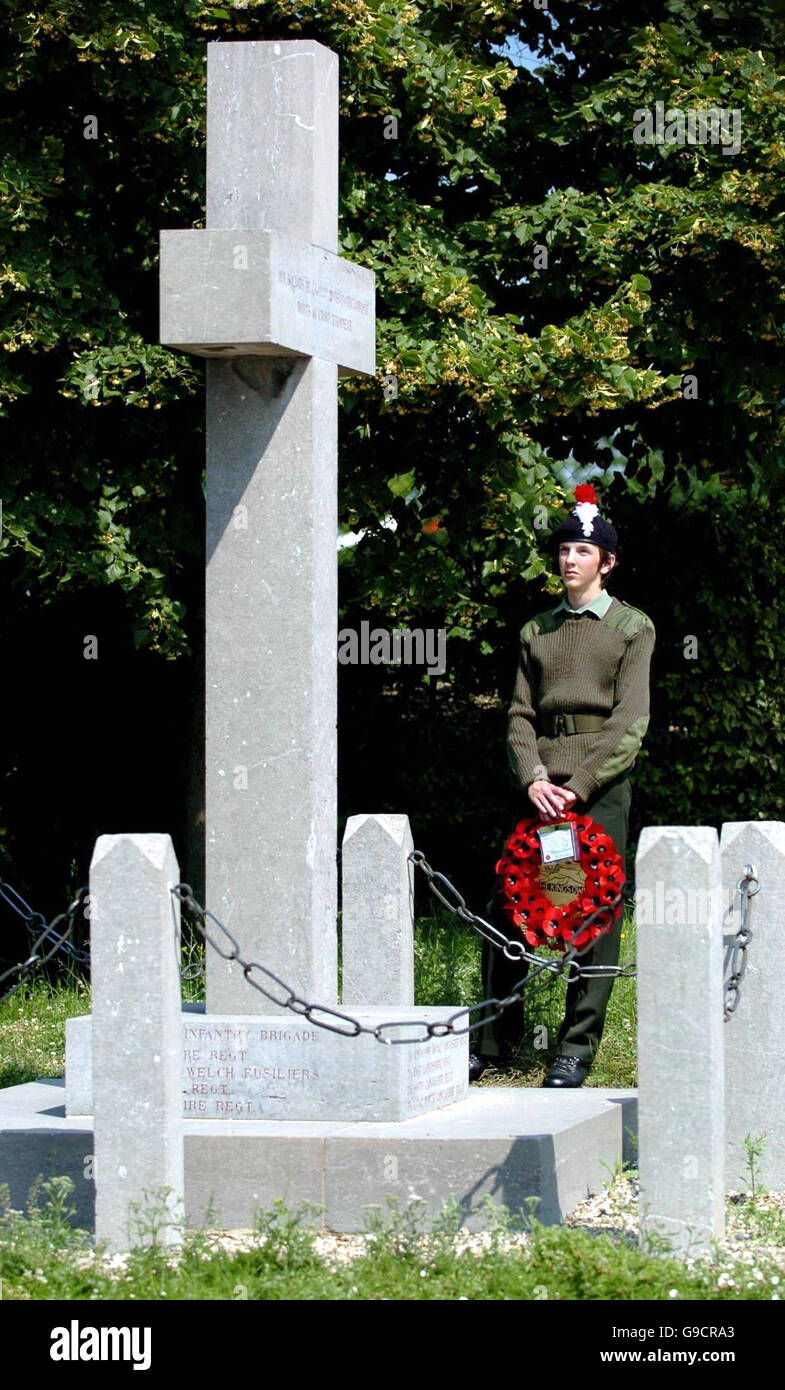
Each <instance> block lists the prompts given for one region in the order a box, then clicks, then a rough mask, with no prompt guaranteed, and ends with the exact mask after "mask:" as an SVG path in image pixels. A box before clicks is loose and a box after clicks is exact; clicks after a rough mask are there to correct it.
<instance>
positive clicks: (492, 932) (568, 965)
mask: <svg viewBox="0 0 785 1390" xmlns="http://www.w3.org/2000/svg"><path fill="white" fill-rule="evenodd" d="M408 858H409V859H410V860H411V861H412V863H413V864H414V865H415V866H416V867H417V868H419V869H422V871H423V873H424V874H425V877H426V878H427V880H428V887H429V888H430V890H431V892H432V893H433V894H434V895H435V896H436V897H437V898H438V899H439V901H440V902H441V903H443V904H444V906H445V907H446V908H447V911H448V912H452V913H453V914H454V915H455V916H456V917H460V918H461V920H462V921H463V922H467V923H468V924H469V926H470V927H471V928H472V930H473V931H475V932H477V935H478V936H483V937H484V938H485V940H486V941H490V943H491V945H492V946H494V947H495V948H496V950H497V951H501V952H502V954H503V955H505V956H506V957H507V959H508V960H512V961H516V960H525V961H528V962H529V964H530V965H544V967H545V969H546V970H548V971H549V972H550V974H551V975H552V976H556V975H564V976H565V978H566V980H567V982H568V984H570V983H572V981H573V980H578V979H580V978H581V976H586V977H587V978H591V979H595V980H602V979H617V978H618V977H619V976H622V977H627V978H628V977H630V976H632V975H634V974H635V962H634V961H631V962H630V964H629V965H581V964H579V962H578V956H582V955H584V954H585V952H586V951H590V950H591V948H592V946H593V945H594V941H589V942H587V944H586V945H585V946H582V947H581V949H580V950H577V949H575V946H574V942H575V941H576V940H577V938H578V937H579V936H580V934H581V932H583V931H585V929H586V927H587V926H588V925H589V923H590V922H592V921H593V920H594V918H595V917H599V916H600V915H601V914H602V913H605V912H612V911H613V910H614V909H615V908H616V907H618V905H619V903H620V902H622V900H623V898H624V888H626V886H627V885H626V882H625V884H624V887H623V888H622V890H621V892H620V893H618V894H617V896H616V897H615V898H614V899H613V901H612V902H610V903H604V904H603V906H602V907H598V908H595V910H594V912H590V913H589V915H588V917H584V918H583V919H582V921H581V922H580V924H579V925H578V926H577V927H576V928H575V930H574V931H573V933H572V935H571V936H570V938H569V940H568V942H567V949H566V950H565V952H564V954H563V955H562V956H561V958H560V959H559V960H545V961H543V957H542V956H536V955H534V953H533V952H532V951H527V950H526V947H525V945H524V943H523V941H518V940H515V939H514V938H513V939H510V938H509V937H508V936H505V934H504V932H503V931H500V929H499V928H498V927H495V926H494V925H493V923H492V922H488V921H486V919H485V918H484V917H479V916H478V915H477V913H476V912H471V911H470V909H469V908H468V907H467V906H466V899H465V898H464V897H463V896H462V895H461V894H460V893H459V892H458V889H457V888H456V887H455V885H454V884H452V883H451V882H450V880H449V879H448V878H447V876H446V874H441V873H438V872H437V870H436V869H432V868H431V866H430V864H429V863H428V861H427V859H426V858H425V855H424V854H423V852H422V850H419V849H415V850H412V852H411V854H410V855H409V856H408ZM437 881H438V883H441V884H443V885H444V887H445V888H446V889H447V890H448V892H450V893H451V894H452V895H453V898H454V900H455V904H453V903H451V902H449V901H448V899H447V898H446V897H445V896H444V893H443V892H442V891H441V889H440V888H439V887H438V886H437ZM610 929H611V928H610V925H609V926H608V927H606V928H605V929H604V930H603V931H601V932H600V933H599V935H600V936H605V935H606V933H607V932H608V931H610ZM597 939H598V938H597V937H595V939H594V940H595V941H596V940H597ZM565 972H566V973H565Z"/></svg>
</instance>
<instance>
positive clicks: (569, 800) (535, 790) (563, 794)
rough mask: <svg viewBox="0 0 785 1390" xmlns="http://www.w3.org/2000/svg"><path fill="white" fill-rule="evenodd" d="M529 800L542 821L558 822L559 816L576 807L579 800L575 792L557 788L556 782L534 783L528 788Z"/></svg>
mask: <svg viewBox="0 0 785 1390" xmlns="http://www.w3.org/2000/svg"><path fill="white" fill-rule="evenodd" d="M528 793H529V800H530V801H531V803H532V805H533V806H534V807H536V809H537V810H538V811H539V813H540V820H557V819H558V817H559V816H561V815H563V814H564V812H565V811H568V810H569V809H570V807H572V806H574V804H575V802H576V801H577V800H578V797H577V796H576V794H575V792H574V791H568V790H567V788H566V787H557V786H556V784H555V783H554V782H546V781H542V780H541V781H538V782H532V784H531V786H530V787H529V788H528Z"/></svg>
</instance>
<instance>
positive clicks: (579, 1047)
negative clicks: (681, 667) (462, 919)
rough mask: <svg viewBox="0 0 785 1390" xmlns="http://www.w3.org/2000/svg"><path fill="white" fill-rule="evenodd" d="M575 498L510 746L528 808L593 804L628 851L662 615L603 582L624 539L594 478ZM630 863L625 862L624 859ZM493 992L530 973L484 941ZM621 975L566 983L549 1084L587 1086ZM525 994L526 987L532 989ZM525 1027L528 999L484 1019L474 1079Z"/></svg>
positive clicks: (545, 817) (526, 633) (617, 934)
mask: <svg viewBox="0 0 785 1390" xmlns="http://www.w3.org/2000/svg"><path fill="white" fill-rule="evenodd" d="M575 501H576V505H575V507H574V509H573V511H572V512H571V514H570V516H569V518H568V520H567V521H565V522H563V523H562V525H561V526H559V527H558V528H557V529H556V531H555V532H554V534H553V536H552V538H551V539H552V542H553V543H554V545H555V546H556V547H558V559H559V569H560V571H561V576H562V580H563V583H564V588H565V594H564V597H563V599H562V601H561V603H559V604H558V605H557V606H556V607H555V608H553V609H550V610H549V611H547V612H545V613H540V614H538V615H537V616H536V617H535V618H533V619H532V620H531V621H530V622H528V623H527V624H526V626H525V627H524V628H523V630H522V632H521V655H520V660H519V664H518V673H517V676H516V681H515V689H514V691H513V697H512V703H511V705H510V710H509V719H508V731H507V752H508V757H509V760H510V765H511V767H512V769H513V771H514V773H515V775H516V777H517V779H518V781H519V782H520V784H521V786H522V787H523V788H524V789H525V790H526V791H527V794H528V802H529V812H528V814H530V815H535V814H537V815H538V817H539V819H540V820H541V821H543V822H545V821H552V820H558V819H559V817H560V816H561V815H563V814H564V812H565V811H575V812H577V813H578V814H583V813H587V814H588V815H590V816H591V818H592V820H595V821H597V822H598V824H600V825H601V826H602V827H603V829H604V830H605V831H607V833H608V834H609V835H610V836H611V838H612V840H613V842H614V844H615V846H616V849H617V850H618V852H619V854H620V855H621V857H622V860H624V858H625V854H626V846H627V831H628V826H629V814H630V800H631V796H632V789H631V785H630V779H629V773H630V769H631V768H632V766H633V764H634V762H635V758H636V755H637V753H638V751H639V749H640V746H641V742H642V740H643V736H644V734H645V733H646V729H647V728H648V724H649V664H650V661H651V655H652V651H653V650H654V638H655V633H654V625H653V623H652V622H651V619H650V618H648V617H647V616H646V614H645V613H642V612H641V611H640V609H638V608H632V607H631V606H630V605H629V604H626V603H624V602H623V601H620V600H619V599H617V598H613V597H612V596H611V595H610V594H609V593H608V592H607V590H606V589H605V587H604V586H605V581H606V579H607V577H608V575H609V574H610V573H611V570H612V569H613V567H614V565H615V564H616V550H617V545H618V538H617V535H616V531H615V530H614V528H613V526H611V524H610V523H609V522H608V521H605V520H603V518H602V517H601V516H600V515H599V507H598V505H597V504H598V498H597V495H596V493H595V491H594V488H593V487H592V486H591V484H582V485H581V486H580V487H578V488H576V490H575ZM625 873H626V866H625ZM497 887H498V885H494V892H493V895H492V898H491V901H490V902H489V905H488V908H487V909H486V911H487V913H488V915H489V917H490V920H491V921H492V922H493V923H494V924H495V925H496V926H497V927H499V928H501V930H503V931H504V933H505V935H506V936H507V937H508V938H511V939H516V940H520V936H519V934H518V933H516V931H515V929H514V928H513V927H512V926H511V924H510V922H509V920H508V918H507V917H506V916H505V915H504V913H503V912H502V911H501V908H500V905H499V902H498V897H497V892H496V888H497ZM620 938H621V918H619V920H618V921H617V922H616V923H615V924H614V926H613V929H612V930H611V931H610V932H609V933H607V934H606V935H604V936H602V937H600V938H599V939H598V941H597V942H596V943H595V944H594V945H593V946H592V947H591V949H590V950H588V951H586V952H584V953H583V954H582V955H581V956H580V958H579V959H580V961H581V963H582V964H586V965H616V964H617V963H618V959H619V944H620ZM482 965H483V984H484V997H485V998H497V999H502V998H505V997H506V996H507V995H508V994H509V993H510V992H511V990H512V988H513V986H514V985H515V984H516V983H517V982H518V981H520V980H521V979H522V978H523V977H524V976H525V975H526V973H527V968H528V967H527V964H526V962H525V961H510V960H508V959H507V957H506V956H504V955H503V954H502V953H501V951H499V950H498V949H496V948H495V947H493V946H491V945H490V944H489V943H488V942H486V941H484V942H483V962H482ZM612 986H613V979H612V978H608V979H592V978H591V977H583V978H581V979H578V980H575V981H574V982H573V983H571V984H570V985H569V986H568V988H567V1000H566V1008H565V1014H564V1021H563V1023H562V1026H561V1028H560V1030H559V1034H558V1037H557V1040H556V1048H557V1056H556V1059H555V1061H554V1062H553V1063H552V1065H551V1067H550V1069H549V1071H548V1074H547V1076H546V1078H545V1081H544V1083H543V1084H544V1085H545V1086H549V1087H556V1086H580V1085H582V1084H583V1082H584V1081H585V1079H586V1076H587V1075H588V1072H589V1069H590V1067H591V1064H592V1061H593V1060H594V1057H595V1055H596V1052H597V1049H598V1047H599V1045H600V1039H601V1037H602V1030H603V1026H604V1023H605V1011H606V1009H607V1006H608V1000H609V998H610V993H611V988H612ZM524 997H525V995H524ZM523 1030H524V1010H523V1005H522V1004H515V1005H512V1006H510V1007H509V1008H508V1009H506V1010H505V1011H504V1012H503V1014H502V1015H501V1018H499V1019H498V1020H497V1021H496V1022H495V1023H487V1024H486V1025H485V1027H484V1028H483V1029H481V1030H479V1033H478V1035H477V1037H478V1051H477V1053H472V1054H471V1056H470V1058H469V1076H470V1079H471V1080H473V1081H476V1080H478V1079H479V1077H480V1076H481V1075H482V1073H483V1072H484V1070H485V1068H486V1067H487V1066H488V1065H496V1066H504V1065H505V1064H506V1063H507V1062H508V1060H509V1056H510V1053H511V1051H512V1049H513V1048H514V1047H515V1046H516V1045H517V1044H519V1043H520V1042H521V1040H522V1038H523Z"/></svg>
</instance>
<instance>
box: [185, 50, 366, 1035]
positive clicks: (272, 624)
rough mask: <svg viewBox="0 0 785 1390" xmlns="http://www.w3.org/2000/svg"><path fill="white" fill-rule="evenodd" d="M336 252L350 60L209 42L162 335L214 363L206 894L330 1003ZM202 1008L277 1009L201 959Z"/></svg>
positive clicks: (210, 386)
mask: <svg viewBox="0 0 785 1390" xmlns="http://www.w3.org/2000/svg"><path fill="white" fill-rule="evenodd" d="M337 247H338V59H337V57H336V55H335V54H334V53H332V52H330V50H329V49H327V48H324V47H323V46H322V45H321V44H319V43H315V42H312V41H310V40H306V41H295V42H281V43H212V44H208V46H207V226H206V229H205V230H199V231H164V232H162V233H161V257H160V268H161V333H160V337H161V342H162V343H164V344H166V345H167V346H169V347H174V348H180V349H181V350H182V351H184V352H193V353H196V354H197V355H199V356H202V357H206V358H208V359H209V360H208V362H207V368H206V371H207V591H206V702H207V703H206V714H207V718H206V896H207V905H208V907H210V908H211V909H212V911H213V912H215V913H216V914H217V915H218V916H219V917H220V918H221V920H222V921H223V922H225V923H226V924H227V926H228V927H229V928H230V930H231V931H232V932H233V933H234V934H235V935H236V937H237V940H238V942H239V945H240V948H241V950H242V952H243V954H244V955H245V957H246V959H248V960H256V961H260V962H261V963H262V964H264V965H267V966H269V967H270V968H271V969H272V970H274V971H275V972H276V973H277V974H279V975H280V976H282V977H283V979H284V980H286V981H287V983H290V984H292V985H293V986H295V987H296V988H298V989H299V990H301V991H303V992H307V993H308V994H310V995H311V996H312V997H313V996H315V997H316V998H317V999H319V1000H320V1001H323V1002H325V1003H330V1002H333V1001H335V999H336V991H337V959H336V956H337V952H336V911H337V874H336V837H337V754H336V738H337V736H336V711H337V662H336V648H337V599H338V592H337V590H338V583H337V557H338V548H337V533H338V524H337V490H338V489H337V477H338V473H337V467H338V465H337V414H338V408H337V374H338V371H341V372H360V373H366V374H372V373H373V372H374V370H375V351H374V342H375V321H374V319H375V316H374V276H373V274H372V272H371V271H369V270H366V269H364V268H363V267H361V266H356V265H353V264H352V263H351V262H349V261H345V260H341V259H340V258H339V257H338V255H337V254H336V252H337ZM207 1010H208V1012H209V1013H224V1014H232V1013H269V1012H270V1011H271V1006H270V1003H269V1001H268V1000H266V999H265V998H263V997H262V995H260V994H259V993H257V991H256V990H253V989H251V988H250V986H249V985H248V983H247V982H246V981H245V980H244V978H243V974H242V971H241V969H240V968H239V967H238V966H237V965H236V964H235V965H232V964H231V963H226V962H224V961H222V960H221V959H220V958H219V957H218V956H217V955H216V954H215V952H213V951H211V950H208V956H207Z"/></svg>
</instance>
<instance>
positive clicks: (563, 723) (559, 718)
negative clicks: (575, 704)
mask: <svg viewBox="0 0 785 1390" xmlns="http://www.w3.org/2000/svg"><path fill="white" fill-rule="evenodd" d="M556 733H557V734H566V733H567V720H566V719H565V717H564V715H563V714H557V715H556Z"/></svg>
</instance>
